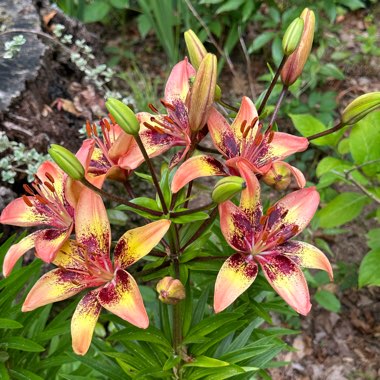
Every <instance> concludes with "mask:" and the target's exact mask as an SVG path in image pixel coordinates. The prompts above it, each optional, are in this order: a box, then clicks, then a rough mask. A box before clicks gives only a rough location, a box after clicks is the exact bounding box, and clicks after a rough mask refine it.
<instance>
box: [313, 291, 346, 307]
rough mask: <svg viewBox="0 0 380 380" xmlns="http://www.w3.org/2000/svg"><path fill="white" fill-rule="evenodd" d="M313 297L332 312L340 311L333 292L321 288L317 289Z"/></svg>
mask: <svg viewBox="0 0 380 380" xmlns="http://www.w3.org/2000/svg"><path fill="white" fill-rule="evenodd" d="M314 299H315V300H316V301H317V302H318V303H319V304H320V305H321V306H322V307H324V308H325V309H327V310H329V311H332V312H334V313H339V311H340V301H339V300H338V298H336V296H335V294H333V293H331V292H329V291H327V290H324V289H321V290H318V291H317V293H315V295H314Z"/></svg>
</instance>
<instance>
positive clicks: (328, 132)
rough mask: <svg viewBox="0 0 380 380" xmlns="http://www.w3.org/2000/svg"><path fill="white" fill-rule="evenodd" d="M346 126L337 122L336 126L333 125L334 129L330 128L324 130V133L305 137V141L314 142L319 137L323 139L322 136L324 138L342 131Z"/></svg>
mask: <svg viewBox="0 0 380 380" xmlns="http://www.w3.org/2000/svg"><path fill="white" fill-rule="evenodd" d="M345 126H346V125H345V124H342V123H341V122H339V123H338V124H337V125H335V126H334V127H332V128H330V129H326V130H325V131H323V132H319V133H316V134H315V135H311V136H309V137H307V139H308V140H309V141H311V140H315V139H317V138H319V137H323V136H326V135H329V134H331V133H334V132H336V131H339V129H342V128H343V127H345Z"/></svg>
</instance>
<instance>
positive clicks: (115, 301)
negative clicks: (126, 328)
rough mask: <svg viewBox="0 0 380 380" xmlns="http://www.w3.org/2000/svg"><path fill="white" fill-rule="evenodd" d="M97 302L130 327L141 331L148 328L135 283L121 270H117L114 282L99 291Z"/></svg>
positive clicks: (146, 316)
mask: <svg viewBox="0 0 380 380" xmlns="http://www.w3.org/2000/svg"><path fill="white" fill-rule="evenodd" d="M98 301H99V303H100V304H101V305H102V306H103V307H104V308H105V309H107V310H108V311H110V312H111V313H113V314H115V315H117V316H118V317H120V318H122V319H125V320H126V321H128V322H129V323H131V324H132V325H135V326H137V327H140V328H143V329H146V328H147V327H148V326H149V318H148V315H147V313H146V310H145V307H144V303H143V299H142V297H141V294H140V290H139V288H138V286H137V284H136V281H135V280H134V278H133V277H132V276H131V275H130V274H129V273H127V272H126V271H124V270H122V269H119V270H117V271H116V273H115V278H114V280H113V281H111V282H109V283H108V284H107V285H105V286H104V287H103V288H102V289H101V290H100V292H99V294H98Z"/></svg>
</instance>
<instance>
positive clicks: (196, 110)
mask: <svg viewBox="0 0 380 380" xmlns="http://www.w3.org/2000/svg"><path fill="white" fill-rule="evenodd" d="M216 72H217V68H216V56H215V55H214V54H210V53H207V54H206V55H205V57H204V58H203V60H202V62H201V64H200V66H199V69H198V71H197V74H196V76H195V80H194V84H193V87H192V89H191V98H190V107H189V110H190V111H189V122H190V128H191V130H192V131H194V132H195V131H199V130H200V129H202V128H203V127H204V125H205V124H206V121H207V117H208V113H209V111H210V108H211V105H212V103H213V102H214V95H215V86H216Z"/></svg>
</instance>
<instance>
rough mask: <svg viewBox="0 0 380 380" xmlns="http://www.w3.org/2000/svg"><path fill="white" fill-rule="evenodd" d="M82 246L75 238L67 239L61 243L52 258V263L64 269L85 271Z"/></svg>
mask: <svg viewBox="0 0 380 380" xmlns="http://www.w3.org/2000/svg"><path fill="white" fill-rule="evenodd" d="M84 257H85V255H84V252H83V248H82V247H81V246H80V245H78V243H77V242H76V240H68V241H66V242H65V244H63V246H62V247H61V249H60V250H59V251H58V253H57V255H56V256H55V258H54V261H53V264H54V265H56V266H57V267H59V268H63V269H66V270H79V271H83V272H85V271H87V270H88V268H87V266H86V261H85V259H84Z"/></svg>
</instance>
